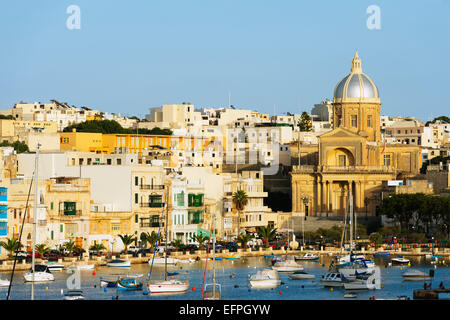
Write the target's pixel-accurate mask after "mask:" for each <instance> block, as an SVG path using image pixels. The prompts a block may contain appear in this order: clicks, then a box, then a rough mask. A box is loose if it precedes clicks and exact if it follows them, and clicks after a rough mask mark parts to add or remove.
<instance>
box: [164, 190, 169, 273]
mask: <svg viewBox="0 0 450 320" xmlns="http://www.w3.org/2000/svg"><path fill="white" fill-rule="evenodd" d="M168 195H169V191H168V190H167V192H166V225H165V231H164V233H165V234H166V244H165V248H164V281H167V241H169V235H168V234H167V224H168V223H169V218H168V217H169V200H168V199H169V198H168Z"/></svg>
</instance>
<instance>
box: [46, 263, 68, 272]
mask: <svg viewBox="0 0 450 320" xmlns="http://www.w3.org/2000/svg"><path fill="white" fill-rule="evenodd" d="M45 265H46V266H47V267H48V269H49V270H50V271H60V270H64V265H63V264H59V263H56V262H47V263H46V264H45Z"/></svg>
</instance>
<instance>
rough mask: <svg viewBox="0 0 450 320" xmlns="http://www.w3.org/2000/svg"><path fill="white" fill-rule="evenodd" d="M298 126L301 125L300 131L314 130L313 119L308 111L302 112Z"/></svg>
mask: <svg viewBox="0 0 450 320" xmlns="http://www.w3.org/2000/svg"><path fill="white" fill-rule="evenodd" d="M297 126H298V127H299V129H300V131H312V121H311V117H310V116H309V114H308V112H306V111H303V112H302V114H301V116H300V120H299V121H298V123H297Z"/></svg>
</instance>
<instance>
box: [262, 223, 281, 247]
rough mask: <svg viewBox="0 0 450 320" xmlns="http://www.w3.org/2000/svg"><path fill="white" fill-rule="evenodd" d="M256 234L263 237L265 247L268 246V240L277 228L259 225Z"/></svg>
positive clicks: (275, 232)
mask: <svg viewBox="0 0 450 320" xmlns="http://www.w3.org/2000/svg"><path fill="white" fill-rule="evenodd" d="M258 234H259V236H260V237H261V238H263V239H264V247H266V248H267V247H268V246H269V241H270V240H272V239H273V238H274V237H275V235H276V234H277V229H275V228H273V227H271V226H266V227H259V228H258Z"/></svg>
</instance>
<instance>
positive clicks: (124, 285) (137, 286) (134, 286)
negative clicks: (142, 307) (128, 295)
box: [117, 278, 142, 291]
mask: <svg viewBox="0 0 450 320" xmlns="http://www.w3.org/2000/svg"><path fill="white" fill-rule="evenodd" d="M117 289H118V290H127V291H131V290H142V282H137V281H136V279H131V278H129V279H119V280H118V281H117Z"/></svg>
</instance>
